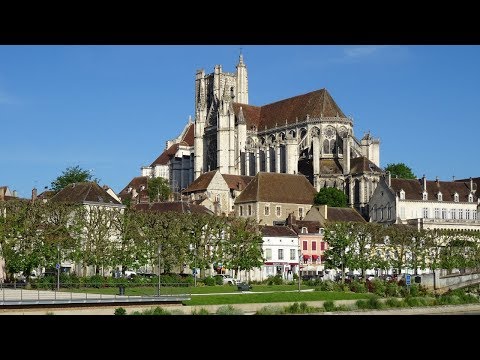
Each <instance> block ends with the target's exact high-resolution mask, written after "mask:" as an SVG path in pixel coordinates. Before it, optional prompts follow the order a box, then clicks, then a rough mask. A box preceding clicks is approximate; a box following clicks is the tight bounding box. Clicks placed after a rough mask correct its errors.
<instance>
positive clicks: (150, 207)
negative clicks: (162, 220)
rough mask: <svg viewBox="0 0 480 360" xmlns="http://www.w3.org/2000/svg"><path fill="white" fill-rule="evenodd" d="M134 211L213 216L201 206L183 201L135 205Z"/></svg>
mask: <svg viewBox="0 0 480 360" xmlns="http://www.w3.org/2000/svg"><path fill="white" fill-rule="evenodd" d="M134 208H135V210H143V211H156V212H160V213H163V212H169V211H172V212H177V213H195V214H208V215H213V212H212V211H210V210H208V209H207V208H206V207H205V206H203V205H196V204H190V203H188V202H185V201H183V202H182V201H173V202H157V203H149V204H147V203H143V204H136V205H135V207H134Z"/></svg>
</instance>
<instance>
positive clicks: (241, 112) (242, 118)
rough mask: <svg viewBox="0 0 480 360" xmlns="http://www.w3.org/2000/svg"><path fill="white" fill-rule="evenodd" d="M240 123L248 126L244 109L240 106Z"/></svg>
mask: <svg viewBox="0 0 480 360" xmlns="http://www.w3.org/2000/svg"><path fill="white" fill-rule="evenodd" d="M238 123H239V124H246V122H245V116H243V109H242V107H241V106H240V110H239V111H238Z"/></svg>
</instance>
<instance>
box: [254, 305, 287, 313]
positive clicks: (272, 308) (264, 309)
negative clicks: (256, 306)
mask: <svg viewBox="0 0 480 360" xmlns="http://www.w3.org/2000/svg"><path fill="white" fill-rule="evenodd" d="M283 314H285V309H284V308H282V307H280V306H271V305H267V306H264V307H262V308H261V309H260V310H257V312H256V313H255V315H283Z"/></svg>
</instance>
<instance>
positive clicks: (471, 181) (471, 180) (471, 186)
mask: <svg viewBox="0 0 480 360" xmlns="http://www.w3.org/2000/svg"><path fill="white" fill-rule="evenodd" d="M475 190H476V189H475ZM475 190H474V189H473V179H472V177H471V176H470V191H471V192H472V193H475Z"/></svg>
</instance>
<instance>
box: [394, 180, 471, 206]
mask: <svg viewBox="0 0 480 360" xmlns="http://www.w3.org/2000/svg"><path fill="white" fill-rule="evenodd" d="M426 183H427V193H428V199H429V200H436V199H437V194H438V193H439V192H441V193H442V199H443V201H454V200H455V198H454V195H455V193H457V194H458V196H459V201H461V202H467V201H468V195H469V194H470V180H468V181H436V180H427V181H426ZM391 185H392V186H391V187H392V189H393V191H394V192H395V194H397V193H399V192H400V191H401V190H402V189H403V191H405V199H406V200H422V194H423V180H422V179H397V178H392V181H391ZM477 198H478V194H476V195H474V196H473V201H477Z"/></svg>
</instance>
